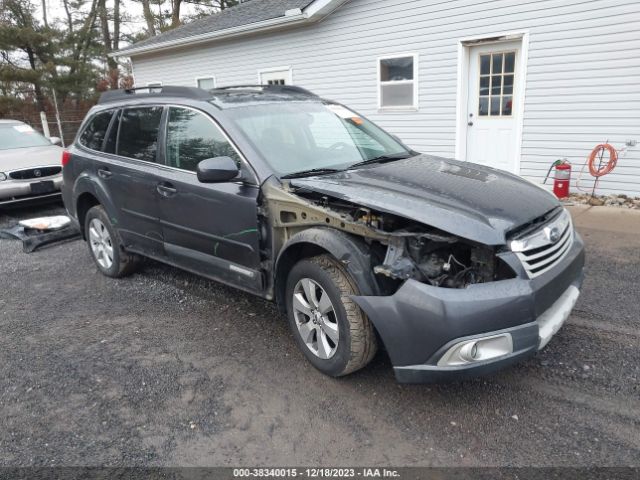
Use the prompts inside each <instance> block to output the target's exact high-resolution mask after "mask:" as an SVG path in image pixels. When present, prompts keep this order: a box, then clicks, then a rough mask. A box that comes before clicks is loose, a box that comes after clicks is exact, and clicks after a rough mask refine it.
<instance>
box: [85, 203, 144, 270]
mask: <svg viewBox="0 0 640 480" xmlns="http://www.w3.org/2000/svg"><path fill="white" fill-rule="evenodd" d="M84 231H85V236H86V238H87V243H88V244H89V252H91V257H92V258H93V260H94V261H95V263H96V266H97V267H98V269H99V270H100V272H101V273H102V274H104V275H106V276H107V277H113V278H119V277H124V276H126V275H129V274H130V273H132V272H133V270H134V269H135V267H136V266H137V263H138V258H137V256H135V255H133V254H130V253H128V252H126V251H125V250H124V248H123V246H122V241H121V240H120V236H119V235H118V232H117V231H116V229H115V228H114V227H113V225H112V224H111V221H110V220H109V216H108V215H107V213H106V212H105V211H104V208H102V206H101V205H96V206H95V207H92V208H91V209H90V210H89V211H88V212H87V216H86V218H85V222H84Z"/></svg>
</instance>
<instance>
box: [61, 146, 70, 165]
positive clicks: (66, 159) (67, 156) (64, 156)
mask: <svg viewBox="0 0 640 480" xmlns="http://www.w3.org/2000/svg"><path fill="white" fill-rule="evenodd" d="M69 160H71V152H69V151H67V150H65V151H63V152H62V166H63V167H64V166H65V165H66V164H67V163H69Z"/></svg>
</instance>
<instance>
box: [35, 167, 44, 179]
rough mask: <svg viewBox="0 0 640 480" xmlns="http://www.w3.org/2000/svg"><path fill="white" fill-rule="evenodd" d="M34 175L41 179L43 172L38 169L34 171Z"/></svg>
mask: <svg viewBox="0 0 640 480" xmlns="http://www.w3.org/2000/svg"><path fill="white" fill-rule="evenodd" d="M33 175H34V176H36V177H39V176H40V175H42V172H41V171H40V170H38V169H37V168H36V169H35V170H34V171H33Z"/></svg>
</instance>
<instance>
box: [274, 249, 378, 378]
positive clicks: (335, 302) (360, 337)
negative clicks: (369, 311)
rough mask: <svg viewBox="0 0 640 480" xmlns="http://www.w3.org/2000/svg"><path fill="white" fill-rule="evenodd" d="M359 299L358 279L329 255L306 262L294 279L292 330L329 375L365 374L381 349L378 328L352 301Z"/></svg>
mask: <svg viewBox="0 0 640 480" xmlns="http://www.w3.org/2000/svg"><path fill="white" fill-rule="evenodd" d="M358 294H359V292H358V289H357V287H356V284H355V282H354V281H353V279H352V278H351V277H350V276H349V274H348V273H347V272H346V270H345V269H344V267H343V266H342V265H341V264H340V263H339V262H338V261H336V260H335V259H334V258H333V257H331V256H329V255H320V256H318V257H314V258H310V259H305V260H302V261H300V262H298V263H297V264H296V265H295V266H294V267H293V268H292V269H291V272H290V274H289V277H288V280H287V287H286V295H287V296H286V298H287V314H288V319H289V326H290V327H291V331H292V332H293V336H294V338H295V339H296V343H297V344H298V346H299V347H300V349H301V350H302V352H303V353H304V355H305V356H306V357H307V359H308V360H309V362H311V364H312V365H313V366H315V367H316V368H317V369H318V370H320V371H321V372H323V373H325V374H327V375H331V376H333V377H339V376H342V375H346V374H348V373H351V372H354V371H356V370H359V369H360V368H362V367H364V366H365V365H367V364H368V363H369V362H370V361H371V359H372V358H373V357H374V355H375V353H376V351H377V349H378V343H377V338H376V335H375V332H374V329H373V326H372V325H371V323H370V322H369V319H368V318H367V316H366V315H365V314H364V313H363V312H362V310H361V309H360V307H358V306H357V305H356V304H355V303H354V302H353V301H352V300H351V298H350V297H351V295H358Z"/></svg>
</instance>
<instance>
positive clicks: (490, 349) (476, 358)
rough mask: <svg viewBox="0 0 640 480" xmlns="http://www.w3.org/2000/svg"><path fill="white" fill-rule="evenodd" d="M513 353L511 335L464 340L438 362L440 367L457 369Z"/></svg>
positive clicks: (502, 334) (503, 334)
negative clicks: (456, 367)
mask: <svg viewBox="0 0 640 480" xmlns="http://www.w3.org/2000/svg"><path fill="white" fill-rule="evenodd" d="M510 353H513V340H512V338H511V334H510V333H501V334H499V335H491V336H487V337H481V338H474V339H472V340H463V341H461V342H458V343H456V344H455V345H453V346H452V347H451V348H449V349H448V350H447V351H446V352H445V354H444V355H442V358H440V360H439V361H438V366H439V367H455V366H459V365H467V364H470V363H476V362H484V361H487V360H493V359H496V358H499V357H502V356H504V355H508V354H510Z"/></svg>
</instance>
